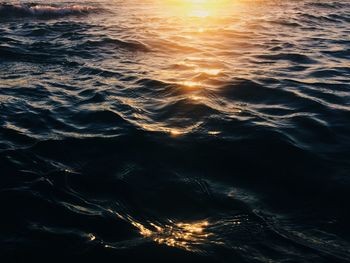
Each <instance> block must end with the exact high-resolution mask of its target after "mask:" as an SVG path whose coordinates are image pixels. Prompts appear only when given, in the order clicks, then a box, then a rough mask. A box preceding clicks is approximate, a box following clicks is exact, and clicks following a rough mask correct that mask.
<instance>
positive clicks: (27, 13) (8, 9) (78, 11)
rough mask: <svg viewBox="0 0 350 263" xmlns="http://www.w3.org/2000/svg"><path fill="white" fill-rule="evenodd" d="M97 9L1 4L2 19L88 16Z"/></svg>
mask: <svg viewBox="0 0 350 263" xmlns="http://www.w3.org/2000/svg"><path fill="white" fill-rule="evenodd" d="M94 10H96V8H94V7H91V6H85V5H64V6H58V5H41V4H6V3H0V17H2V18H12V17H38V18H52V17H62V16H68V15H83V14H88V13H90V12H92V11H94Z"/></svg>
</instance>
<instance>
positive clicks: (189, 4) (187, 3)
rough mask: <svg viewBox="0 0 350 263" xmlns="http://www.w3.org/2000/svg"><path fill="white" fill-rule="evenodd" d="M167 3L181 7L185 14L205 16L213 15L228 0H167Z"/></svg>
mask: <svg viewBox="0 0 350 263" xmlns="http://www.w3.org/2000/svg"><path fill="white" fill-rule="evenodd" d="M167 2H168V4H171V5H173V6H176V7H177V8H179V9H181V11H182V14H186V15H187V16H193V17H199V18H205V17H208V16H213V15H216V14H217V13H218V11H220V9H221V8H223V6H225V5H226V4H227V3H228V2H229V1H228V0H216V1H214V0H168V1H167Z"/></svg>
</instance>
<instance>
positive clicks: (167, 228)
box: [131, 220, 210, 251]
mask: <svg viewBox="0 0 350 263" xmlns="http://www.w3.org/2000/svg"><path fill="white" fill-rule="evenodd" d="M131 224H132V225H133V226H134V227H136V228H137V229H138V231H139V233H140V234H141V235H142V236H143V237H146V238H150V239H152V240H153V241H155V242H157V243H159V244H164V245H167V246H170V247H177V248H181V249H185V250H188V251H196V250H197V249H196V248H195V245H197V244H201V243H206V242H207V238H208V237H209V236H210V233H208V232H207V231H206V230H207V227H208V226H209V222H208V221H206V220H203V221H198V222H192V223H182V222H179V223H175V222H173V221H169V224H167V225H164V226H162V225H158V224H155V223H150V224H149V225H150V226H149V227H145V226H144V225H142V224H141V223H138V222H136V221H134V220H131Z"/></svg>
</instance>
